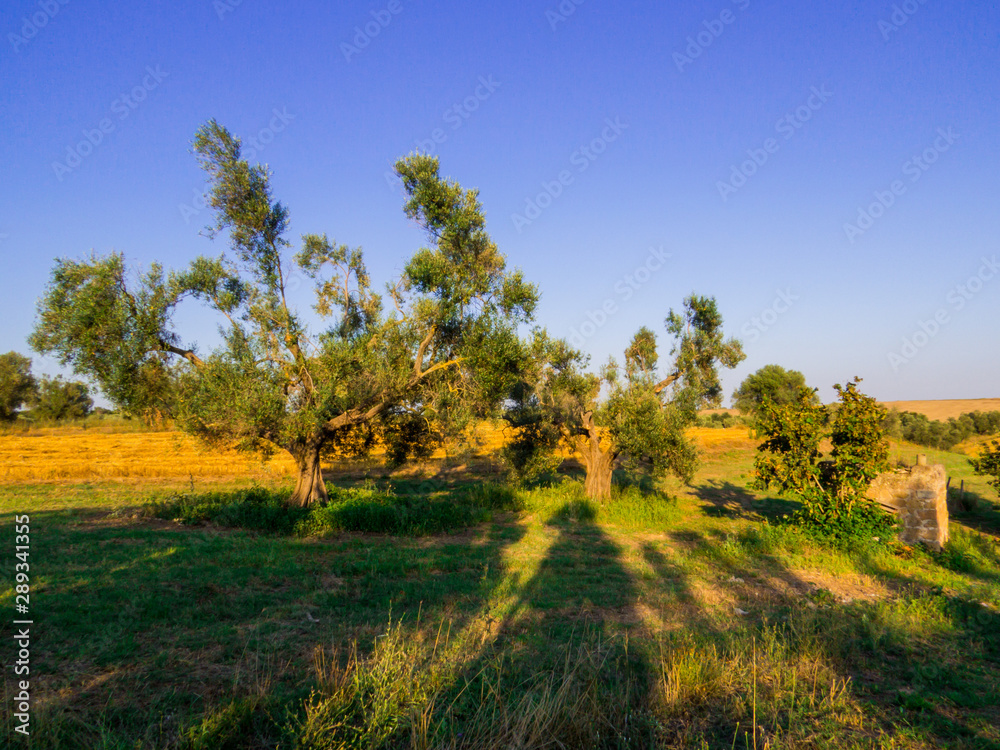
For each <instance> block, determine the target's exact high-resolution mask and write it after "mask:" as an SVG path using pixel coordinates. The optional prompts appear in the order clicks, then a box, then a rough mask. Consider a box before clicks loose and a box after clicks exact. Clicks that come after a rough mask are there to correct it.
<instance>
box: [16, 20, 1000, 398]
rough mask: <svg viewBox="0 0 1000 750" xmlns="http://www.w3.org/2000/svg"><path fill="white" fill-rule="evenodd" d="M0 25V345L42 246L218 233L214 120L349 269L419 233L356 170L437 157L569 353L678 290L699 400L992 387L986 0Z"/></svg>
mask: <svg viewBox="0 0 1000 750" xmlns="http://www.w3.org/2000/svg"><path fill="white" fill-rule="evenodd" d="M0 34H2V38H0V127H2V133H3V137H2V138H0V163H2V165H3V179H2V180H0V278H2V279H3V282H4V283H3V295H2V297H0V299H2V301H0V316H2V317H0V319H2V321H3V325H2V326H0V352H3V351H8V350H11V349H14V350H17V351H20V352H23V353H29V352H28V348H27V344H26V342H25V339H26V337H27V335H28V333H29V332H30V330H31V327H32V324H33V320H34V314H35V302H36V300H37V298H38V297H39V296H40V294H41V293H42V290H43V289H44V286H45V283H46V281H47V278H48V274H49V271H50V269H51V267H52V264H53V259H55V258H56V257H82V256H84V255H86V254H88V253H89V252H90V251H91V250H93V251H96V252H98V253H107V252H111V251H112V250H117V251H121V252H124V253H125V254H126V256H127V257H128V258H129V260H130V262H131V263H133V264H134V265H135V266H136V267H137V268H140V267H143V266H145V265H147V264H149V263H150V262H152V261H160V262H162V263H164V264H165V265H166V266H168V267H181V266H183V265H185V264H186V263H187V262H188V261H189V260H190V259H191V258H193V257H195V256H196V255H199V254H217V253H218V252H219V251H221V250H222V246H221V245H220V244H219V242H220V241H219V240H217V241H216V242H215V243H212V242H211V241H209V240H208V239H206V238H205V237H203V236H200V234H199V231H200V230H201V229H202V228H203V227H204V225H205V224H206V223H207V222H208V219H209V217H208V212H207V211H205V210H203V209H202V208H201V207H200V206H199V202H198V196H199V195H200V193H201V192H202V191H203V189H204V180H203V178H202V174H201V172H200V170H199V169H198V166H197V164H196V162H195V159H194V157H193V156H192V155H191V153H190V144H191V140H192V138H193V136H194V133H195V131H196V130H197V128H198V127H199V126H200V125H201V124H203V123H204V122H205V121H206V120H208V119H209V118H212V117H214V118H216V119H218V120H219V121H220V122H221V123H222V124H224V125H226V126H227V127H229V128H230V129H231V130H232V131H233V132H234V133H235V134H236V135H239V136H242V137H243V138H244V146H245V150H246V151H249V150H251V149H252V150H253V151H254V152H255V153H256V156H257V159H258V160H260V161H263V162H266V163H268V164H269V165H270V167H271V168H272V169H273V171H274V187H275V191H276V195H277V197H279V198H280V199H281V200H282V201H283V202H284V203H285V204H286V205H287V206H288V207H289V208H290V211H291V217H292V231H293V234H294V236H295V237H298V236H299V235H301V234H304V233H307V232H319V233H322V232H326V233H328V234H329V235H330V236H331V238H336V240H337V241H339V242H343V243H347V244H349V245H351V246H357V245H360V246H362V247H364V249H365V252H366V257H367V262H368V264H369V268H370V270H371V272H372V277H373V280H374V281H376V282H377V283H378V284H379V285H381V284H382V283H383V282H385V281H389V280H390V279H392V278H393V277H394V276H396V275H397V274H398V273H399V271H400V269H401V268H402V266H403V264H404V263H405V261H406V259H407V258H408V257H409V256H410V255H411V254H412V253H413V252H414V251H415V250H416V249H418V248H419V247H420V246H421V244H422V243H423V242H424V238H423V237H422V236H421V234H420V232H419V231H418V230H417V229H416V227H415V226H413V225H412V224H411V223H410V222H408V220H407V219H406V218H405V217H404V215H403V213H402V210H401V208H402V202H403V201H402V195H401V192H400V189H399V188H398V186H394V185H393V184H392V183H391V181H390V180H387V173H388V172H389V171H390V169H391V165H392V163H393V162H394V161H395V159H396V158H398V157H400V156H403V155H405V154H407V153H409V152H411V151H413V150H415V149H418V148H419V149H421V150H424V151H427V150H431V151H432V152H433V153H434V154H436V155H439V156H440V158H441V165H442V171H443V172H444V173H445V174H446V175H448V176H450V177H452V178H454V179H456V180H458V181H459V182H460V183H461V184H462V185H463V186H464V187H477V188H479V189H480V191H481V193H480V198H481V200H482V202H483V205H484V207H485V209H486V213H487V219H488V228H489V231H490V232H491V234H492V236H493V237H494V239H495V240H496V241H497V243H498V244H499V246H500V248H501V249H502V250H503V251H504V252H505V253H506V254H507V257H508V259H509V261H510V263H511V264H512V265H515V266H519V267H521V268H523V269H524V271H525V273H526V275H527V276H528V278H529V279H530V280H532V281H534V282H536V283H537V284H538V285H539V287H540V288H541V290H542V302H541V305H540V308H539V310H538V322H539V323H540V324H541V325H544V326H546V327H547V328H548V329H549V330H550V332H552V333H553V334H555V335H557V336H565V337H569V338H571V339H572V340H574V341H575V343H576V344H577V345H578V346H580V347H581V348H582V349H584V350H585V351H587V352H589V353H590V354H592V355H593V363H594V364H595V365H599V364H600V363H601V362H603V361H604V360H605V359H607V357H608V356H609V355H611V354H618V355H620V353H621V351H622V349H623V348H624V347H625V346H626V344H627V342H628V339H629V337H630V336H631V334H632V333H633V332H634V331H635V330H636V329H637V328H638V327H639V326H641V325H647V326H650V327H651V328H653V329H654V330H655V331H657V332H658V333H660V334H662V336H661V341H662V342H663V344H664V346H665V345H666V334H665V332H664V329H663V319H664V317H665V316H666V314H667V312H668V310H669V309H670V308H671V307H674V308H679V307H680V306H681V304H682V301H683V298H684V297H685V296H686V295H688V294H690V293H691V292H692V291H695V292H697V293H699V294H705V295H713V296H715V297H716V299H717V300H718V302H719V305H720V309H721V311H722V313H723V315H724V318H725V321H726V328H727V331H728V332H729V333H730V334H731V335H735V336H738V337H740V338H742V339H743V341H744V346H745V349H746V352H747V359H746V361H745V362H744V363H743V364H742V365H741V366H740V367H739V368H738V369H737V370H735V371H732V372H728V373H727V374H726V375H725V378H724V384H725V386H726V392H727V394H729V393H731V392H732V390H733V389H734V388H735V387H736V386H737V385H738V384H739V382H740V381H741V380H742V379H743V378H744V377H745V376H746V375H747V374H749V373H750V372H753V371H754V370H756V369H758V368H760V367H762V366H763V365H766V364H770V363H776V364H780V365H782V366H784V367H786V368H793V369H798V370H801V371H803V372H804V373H805V375H806V378H807V380H808V382H809V383H810V384H811V385H813V386H816V387H819V388H820V394H821V396H822V397H823V398H824V399H825V400H830V399H831V398H832V388H831V386H832V384H833V383H842V382H844V381H845V380H847V379H849V378H851V377H853V376H855V375H858V376H861V377H863V378H864V380H865V383H864V385H863V386H862V389H863V390H865V391H866V392H868V393H871V394H873V395H875V396H877V397H878V398H880V399H884V400H895V399H924V398H980V397H996V396H998V395H1000V383H998V378H997V373H998V365H1000V346H998V343H1000V342H998V338H1000V337H998V333H997V332H998V321H1000V266H997V256H998V255H1000V242H998V237H1000V231H998V230H1000V212H998V210H997V209H998V199H1000V127H998V126H1000V6H998V5H997V4H996V3H995V2H993V1H992V0H990V1H986V0H974V1H970V2H964V3H960V4H959V3H947V2H943V0H906V2H889V1H883V0H876V1H875V2H860V1H858V0H854V1H852V2H832V3H822V4H820V3H802V2H790V0H779V1H778V2H774V3H764V2H763V1H762V0H707V1H705V2H690V3H673V2H672V3H662V2H651V1H650V2H615V3H612V2H608V1H607V0H575V1H574V0H564V1H563V2H562V3H559V2H558V1H557V0H550V1H548V2H546V0H540V1H539V2H525V1H524V0H509V1H508V2H505V3H496V4H489V3H482V4H479V3H469V2H452V1H450V0H448V1H442V2H429V0H391V2H390V1H389V0H385V1H383V0H375V1H374V2H355V1H347V2H338V3H325V2H323V3H320V2H314V1H308V2H297V3H278V2H273V0H271V1H266V0H242V1H240V0H215V1H214V2H213V0H172V1H171V2H162V1H161V2H143V3H120V2H110V1H109V0H42V1H41V2H39V1H38V0H6V2H4V4H3V9H2V10H0ZM251 139H253V140H252V142H251ZM91 144H96V145H91ZM305 292H306V289H305V286H304V285H303V288H302V289H301V290H300V294H299V297H300V300H301V303H302V306H303V307H307V305H308V296H307V295H306V294H305ZM178 331H179V333H180V334H181V335H182V337H183V338H184V339H185V340H186V341H187V342H188V343H190V342H192V341H198V342H200V343H201V346H202V348H203V349H204V348H208V347H210V346H211V344H212V341H213V339H214V322H213V321H212V320H211V319H208V318H205V317H202V316H201V315H200V314H199V313H198V311H197V310H194V309H184V310H182V313H181V315H180V316H179V318H178ZM32 356H33V357H34V363H35V371H36V373H38V372H49V373H55V372H57V371H58V368H57V367H56V365H55V363H54V362H53V361H51V360H47V359H45V358H41V357H39V356H38V355H35V354H32Z"/></svg>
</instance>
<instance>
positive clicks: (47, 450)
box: [0, 424, 752, 484]
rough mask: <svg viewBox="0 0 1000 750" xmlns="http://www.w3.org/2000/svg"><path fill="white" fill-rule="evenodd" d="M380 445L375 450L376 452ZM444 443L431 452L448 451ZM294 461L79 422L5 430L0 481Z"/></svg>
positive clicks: (268, 471)
mask: <svg viewBox="0 0 1000 750" xmlns="http://www.w3.org/2000/svg"><path fill="white" fill-rule="evenodd" d="M690 434H691V435H692V437H694V438H695V440H696V441H697V443H698V445H699V447H701V448H702V449H703V450H705V451H706V452H708V453H710V454H719V453H724V452H726V451H729V450H734V449H740V448H746V447H748V446H749V445H751V444H752V443H751V441H750V438H749V436H748V433H747V430H746V429H745V428H741V427H735V428H730V429H724V430H723V429H711V428H698V427H695V428H692V429H691V431H690ZM503 444H504V432H503V430H502V429H500V428H499V427H497V426H494V425H489V424H484V425H480V426H479V427H478V428H477V429H476V430H475V432H474V434H473V439H472V445H471V448H472V452H473V453H474V454H476V455H489V454H491V453H495V452H496V451H497V450H499V449H500V448H501V447H503ZM380 452H381V451H380V450H378V449H376V450H375V451H374V453H375V455H376V456H377V455H379V453H380ZM445 455H446V451H445V450H443V449H441V450H438V451H436V452H435V453H434V455H433V458H444V457H445ZM294 471H295V465H294V463H293V462H292V459H291V456H289V455H288V454H287V453H283V452H282V453H277V454H275V455H274V457H273V458H271V460H270V461H267V462H265V461H262V460H261V459H260V458H258V457H255V456H250V455H246V454H241V453H237V452H236V451H219V450H209V449H206V448H204V447H203V446H201V445H200V444H199V443H198V441H196V440H195V439H194V438H192V437H191V436H189V435H185V434H184V433H182V432H178V431H176V430H162V431H157V432H136V431H129V432H107V431H100V430H94V429H82V428H78V427H77V428H74V427H65V428H52V429H43V430H36V431H26V432H20V433H12V434H6V435H0V483H8V484H9V483H26V482H59V481H67V480H104V479H159V478H178V477H192V478H193V477H229V476H242V477H251V478H264V477H274V476H290V475H292V474H294Z"/></svg>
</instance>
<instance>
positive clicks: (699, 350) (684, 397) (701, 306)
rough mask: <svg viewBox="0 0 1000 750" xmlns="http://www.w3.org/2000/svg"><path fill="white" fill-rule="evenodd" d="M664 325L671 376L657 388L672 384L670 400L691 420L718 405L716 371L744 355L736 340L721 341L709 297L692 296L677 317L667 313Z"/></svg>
mask: <svg viewBox="0 0 1000 750" xmlns="http://www.w3.org/2000/svg"><path fill="white" fill-rule="evenodd" d="M665 325H666V327H667V333H669V334H670V335H671V336H672V337H673V338H674V344H673V348H672V349H671V355H672V356H673V357H674V361H673V368H672V372H671V374H670V375H669V376H668V378H667V380H665V381H663V383H661V384H660V387H665V386H666V385H667V384H673V386H674V393H673V396H672V399H671V400H672V401H673V403H675V404H676V405H677V406H678V408H680V409H682V410H684V411H685V412H687V413H688V418H689V420H694V418H695V416H696V415H697V412H698V410H699V409H715V408H718V407H719V406H721V405H722V384H721V383H720V382H719V367H720V366H721V367H726V368H730V369H731V368H733V367H736V365H738V364H739V363H740V362H742V361H743V360H744V359H745V358H746V355H745V354H744V353H743V346H742V345H741V344H740V342H739V341H738V340H736V339H728V340H726V339H725V338H724V336H723V332H722V314H721V313H720V312H719V308H718V305H717V304H716V302H715V299H714V298H712V297H701V296H698V295H696V294H692V295H691V296H690V297H688V298H686V299H685V300H684V309H683V310H682V311H681V312H680V313H676V312H674V311H673V310H671V311H670V313H669V314H668V315H667V319H666V321H665Z"/></svg>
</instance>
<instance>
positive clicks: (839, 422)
mask: <svg viewBox="0 0 1000 750" xmlns="http://www.w3.org/2000/svg"><path fill="white" fill-rule="evenodd" d="M858 382H859V379H857V378H855V380H854V382H852V383H848V384H847V386H846V387H842V386H840V385H836V386H834V388H835V389H836V390H837V394H838V395H839V397H840V403H839V404H838V405H837V406H836V408H835V409H832V410H831V409H827V408H826V407H823V406H820V405H818V404H817V403H815V401H814V400H813V399H811V398H810V395H811V393H810V392H806V391H801V392H800V395H799V399H798V401H797V402H795V403H792V404H787V405H784V406H776V405H774V404H772V403H766V404H765V405H764V407H763V408H762V409H761V411H760V414H759V417H758V423H757V430H758V433H759V434H760V435H762V436H763V437H764V442H763V443H761V445H760V447H759V448H758V451H759V452H758V455H757V459H756V461H755V464H754V474H755V480H754V486H755V487H756V488H758V489H767V488H768V487H771V486H774V487H777V488H778V489H779V490H780V491H782V492H785V493H789V494H792V495H794V496H796V497H797V498H798V499H799V500H801V502H802V505H803V508H802V510H801V511H799V512H798V513H796V514H795V515H794V516H793V517H792V521H793V522H794V523H796V524H798V525H800V526H802V527H804V528H805V529H807V530H808V531H809V532H810V533H811V534H812V535H815V536H818V537H825V538H830V539H834V540H843V539H871V538H872V537H880V538H882V537H888V536H891V531H892V528H893V526H894V519H893V518H892V516H890V515H889V514H888V513H886V512H885V511H884V510H882V509H881V508H880V507H879V506H878V505H876V504H875V503H873V502H872V501H870V500H868V499H866V497H865V494H866V492H867V491H868V487H869V485H870V484H871V482H872V480H873V479H875V477H876V476H878V474H879V473H880V472H883V471H886V470H887V469H888V468H889V462H888V455H889V446H888V443H887V441H886V439H885V435H884V433H883V431H882V422H883V420H884V418H885V409H884V408H883V407H881V406H879V405H878V403H877V402H876V401H875V399H873V398H872V397H870V396H866V395H864V394H863V393H861V392H859V391H858V390H857V383H858ZM831 411H832V413H831ZM825 438H829V439H830V441H831V443H832V444H833V450H832V451H831V453H830V455H829V457H827V458H824V456H823V454H822V452H821V451H820V444H821V443H822V441H823V440H824V439H825Z"/></svg>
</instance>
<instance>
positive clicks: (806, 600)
mask: <svg viewBox="0 0 1000 750" xmlns="http://www.w3.org/2000/svg"><path fill="white" fill-rule="evenodd" d="M671 539H672V541H673V542H674V544H675V545H676V546H680V547H682V548H684V549H686V550H687V551H688V553H689V554H691V555H694V556H697V557H700V558H701V559H703V560H705V561H708V562H709V564H710V567H711V569H714V570H715V571H716V572H715V573H714V574H712V573H710V574H709V578H710V579H711V578H714V579H715V580H716V581H717V584H716V585H717V588H719V589H722V590H727V591H728V592H729V593H730V594H731V595H732V596H733V598H734V599H735V600H736V602H737V606H738V607H740V608H741V611H740V612H737V613H736V614H735V615H733V616H731V615H729V613H728V610H725V611H723V612H722V613H721V614H722V618H721V619H720V617H719V615H720V612H719V610H718V609H717V610H716V618H715V619H713V618H711V617H709V616H708V614H707V613H705V612H702V611H701V610H699V609H697V608H691V607H689V608H687V609H686V611H685V618H686V622H687V623H688V625H689V627H690V629H689V632H688V633H687V634H685V636H686V637H695V638H700V639H701V641H702V642H703V643H706V644H709V645H710V646H718V647H720V648H723V647H725V646H726V644H728V645H730V646H735V647H737V648H738V647H739V644H740V643H742V645H743V647H744V648H745V647H746V645H747V644H746V641H747V640H749V637H750V636H751V635H753V636H755V637H756V639H757V641H758V642H759V643H764V642H767V640H768V638H769V637H770V638H778V639H780V640H781V641H782V642H783V643H784V644H785V647H786V648H788V649H791V653H794V651H795V649H797V648H800V647H801V648H807V649H811V650H815V649H819V650H820V651H822V652H823V653H824V654H825V658H824V661H826V662H827V663H828V664H829V665H830V666H831V667H832V668H834V669H835V670H837V671H839V672H840V674H841V677H842V678H850V680H851V687H850V692H851V694H852V695H853V698H854V700H855V701H857V702H860V703H862V704H864V705H866V709H865V711H866V714H868V715H869V716H872V717H874V718H875V719H876V721H877V723H878V724H879V725H881V727H882V729H883V730H884V731H885V732H887V733H889V734H890V735H891V734H895V733H897V732H899V731H900V730H902V729H905V728H907V727H912V728H914V729H919V730H921V732H924V733H927V734H929V735H931V737H932V740H931V741H932V742H934V743H943V744H950V743H954V742H959V743H965V744H963V745H962V746H968V747H982V748H997V747H998V746H1000V745H998V743H997V742H995V741H994V740H991V739H989V736H992V735H990V730H989V729H988V728H987V727H989V726H994V727H995V726H997V720H998V719H1000V707H998V705H997V701H996V700H995V696H996V695H997V685H1000V612H997V611H996V609H995V608H994V609H990V608H987V607H984V606H983V605H981V604H979V603H978V602H975V601H971V600H969V599H968V598H967V597H966V598H964V597H961V596H954V595H950V594H945V593H943V592H940V591H939V592H937V593H936V594H933V592H927V591H920V592H919V596H917V598H916V599H915V600H914V602H913V603H912V604H911V603H910V602H909V601H906V600H904V601H903V602H901V603H900V605H901V606H896V605H891V604H883V603H880V602H868V601H853V602H838V601H836V599H835V598H834V597H830V596H829V595H827V596H826V597H822V596H818V595H817V594H822V593H824V592H823V591H822V590H816V589H815V588H814V587H813V585H812V584H811V583H809V582H807V581H805V580H803V579H801V578H800V577H799V576H797V575H796V574H795V573H793V572H792V571H791V570H788V569H787V568H786V567H785V566H784V565H782V564H780V563H778V562H777V561H776V560H775V559H774V557H772V556H768V557H767V559H766V561H765V560H761V559H759V558H758V557H757V556H756V555H754V554H751V555H741V554H739V553H738V551H737V552H734V551H733V550H732V549H731V548H730V549H727V546H728V545H732V544H734V543H735V544H736V545H737V546H738V545H739V543H740V542H739V539H734V538H732V537H728V538H727V537H724V536H722V535H720V536H715V537H713V536H712V535H711V534H710V535H705V534H703V533H701V532H697V531H683V532H674V533H673V534H671ZM643 556H644V558H645V559H646V561H647V562H648V563H649V564H650V565H651V566H652V567H653V569H654V570H655V572H656V574H657V575H658V576H659V577H660V578H661V579H664V580H670V581H671V583H672V585H673V588H674V591H675V592H676V593H675V597H676V598H677V600H678V601H679V602H682V603H683V602H689V603H694V602H693V600H695V599H696V598H697V597H696V592H695V591H694V587H693V585H692V581H691V580H690V579H689V577H688V576H687V575H686V574H685V572H684V567H685V566H679V565H675V564H673V563H672V562H671V561H670V560H669V559H668V558H667V557H666V556H665V555H664V554H663V553H662V552H661V551H660V550H659V549H657V548H656V547H655V546H654V545H653V544H652V543H646V544H645V545H644V546H643ZM858 567H859V569H860V570H862V571H863V572H866V573H868V574H870V575H872V576H873V577H876V578H879V579H881V580H892V581H893V582H894V583H895V584H897V588H900V586H899V585H900V584H903V583H904V582H907V581H906V577H905V576H901V575H900V574H898V573H895V572H894V571H892V570H889V569H888V568H886V567H885V566H880V565H879V564H877V561H873V560H869V561H868V562H867V563H864V562H862V563H860V564H859V565H858ZM907 583H909V584H910V585H909V586H908V587H907V588H908V589H909V591H910V593H912V592H913V591H916V590H917V585H918V582H916V581H912V580H910V581H908V582H907ZM903 593H904V595H905V593H906V592H905V591H903ZM907 598H909V597H907ZM744 602H745V603H744ZM910 607H913V608H914V611H922V610H923V609H924V608H926V609H930V610H932V611H935V612H937V613H938V614H937V615H935V616H932V617H939V618H942V619H944V620H945V621H947V622H948V624H949V627H948V628H947V629H944V630H941V631H940V632H937V633H935V635H934V636H930V637H929V636H928V635H927V634H924V633H921V632H920V626H919V625H918V626H917V631H916V633H915V632H914V631H913V630H912V629H911V628H913V625H912V624H910V623H909V622H908V620H907V615H906V614H903V613H905V612H907V611H910V609H909V608H910ZM726 616H730V617H731V619H730V621H729V622H728V623H725V617H726ZM931 627H934V626H933V625H932V626H931ZM935 630H939V629H938V628H935ZM875 665H877V668H875V669H873V667H874V666H875ZM702 708H703V709H704V711H703V713H699V712H697V711H696V712H694V715H693V717H692V722H693V723H695V724H697V723H698V722H699V721H700V722H701V727H700V732H701V734H700V735H697V736H702V737H703V736H705V735H708V736H710V737H714V739H713V742H718V743H723V742H725V743H726V744H727V746H728V742H729V741H730V740H731V739H732V737H733V731H734V729H733V727H732V726H728V725H726V724H725V722H719V721H717V720H715V719H714V718H713V717H715V716H719V715H723V716H724V715H725V714H726V713H727V709H728V707H727V706H726V705H725V704H716V705H713V704H712V703H710V704H709V705H707V706H703V707H702ZM775 709H776V718H775V722H776V726H778V727H779V728H783V729H784V730H785V731H788V730H790V728H791V727H792V726H793V724H794V723H795V722H801V721H802V717H799V718H796V714H795V712H794V707H789V706H788V705H786V704H782V705H778V704H775ZM771 729H773V727H772V728H771ZM727 732H728V736H727ZM762 739H763V738H762ZM690 740H691V738H690V737H684V738H681V739H680V740H679V742H680V744H684V742H685V741H690ZM743 741H744V739H743V738H742V736H741V738H740V740H739V743H740V744H742V743H743ZM845 741H846V740H845ZM675 744H676V743H675ZM713 746H714V745H713Z"/></svg>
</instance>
